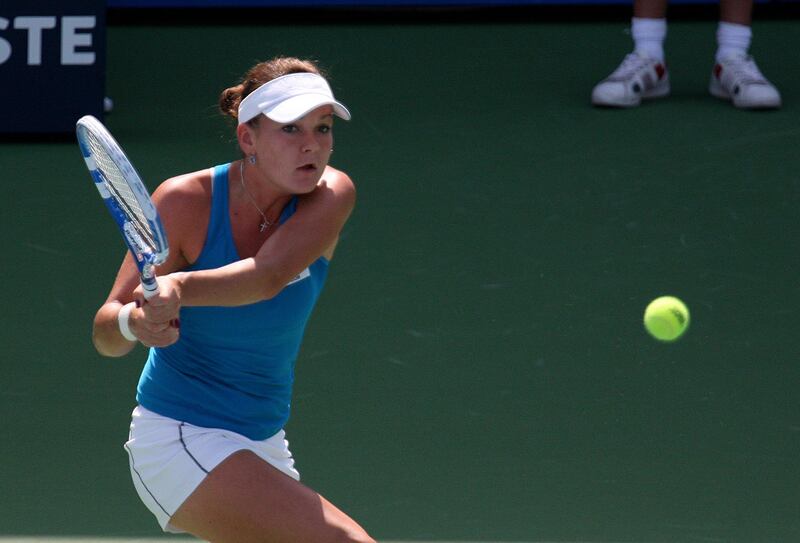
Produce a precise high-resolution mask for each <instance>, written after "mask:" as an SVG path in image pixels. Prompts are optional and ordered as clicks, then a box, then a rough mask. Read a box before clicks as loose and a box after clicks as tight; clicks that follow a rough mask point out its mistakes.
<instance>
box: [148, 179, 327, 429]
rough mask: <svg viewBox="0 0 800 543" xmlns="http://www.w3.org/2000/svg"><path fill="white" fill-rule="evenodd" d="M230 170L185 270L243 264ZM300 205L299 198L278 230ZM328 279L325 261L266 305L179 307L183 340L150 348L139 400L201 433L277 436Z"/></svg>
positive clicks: (218, 185) (219, 183)
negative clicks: (235, 228) (233, 216)
mask: <svg viewBox="0 0 800 543" xmlns="http://www.w3.org/2000/svg"><path fill="white" fill-rule="evenodd" d="M229 167H230V164H225V165H222V166H216V167H215V168H214V170H213V181H212V183H213V192H212V203H211V217H210V219H209V224H208V233H207V235H206V241H205V245H204V246H203V249H202V251H201V253H200V256H199V257H198V259H197V261H196V262H195V263H194V264H192V265H191V266H189V267H188V268H186V271H192V270H204V269H211V268H218V267H220V266H224V265H225V264H229V263H231V262H235V261H237V260H240V257H239V255H238V253H237V251H236V246H235V245H234V241H233V235H232V233H231V224H230V212H229V210H228V169H229ZM296 206H297V198H296V197H295V198H292V200H291V201H290V202H289V204H288V205H287V206H286V207H285V208H284V210H283V212H282V214H281V217H280V223H283V222H284V221H286V220H287V219H288V218H289V217H290V216H291V215H292V214H293V213H294V212H295V209H296ZM327 273H328V261H327V259H325V258H324V257H320V258H319V259H317V260H316V261H315V262H314V263H313V264H311V266H309V267H308V268H307V269H306V270H304V271H303V272H302V273H301V274H300V275H298V276H297V277H296V278H295V279H294V280H293V281H291V282H289V284H288V285H287V286H286V287H284V289H283V290H282V291H281V292H280V293H278V295H277V296H275V297H274V298H271V299H269V300H264V301H261V302H258V303H254V304H250V305H244V306H238V307H182V308H181V310H180V319H181V330H180V339H179V340H178V341H177V342H176V343H174V344H172V345H170V346H169V347H165V348H151V349H150V354H149V356H148V358H147V363H146V364H145V367H144V370H143V371H142V375H141V377H140V379H139V386H138V388H137V394H136V400H137V401H138V402H139V404H140V405H142V406H144V407H145V408H147V409H149V410H151V411H154V412H156V413H159V414H160V415H164V416H167V417H170V418H173V419H176V420H180V421H185V422H188V423H190V424H194V425H196V426H202V427H206V428H222V429H226V430H232V431H234V432H237V433H240V434H242V435H245V436H247V437H249V438H250V439H254V440H262V439H266V438H268V437H270V436H272V435H274V434H275V433H277V432H278V431H279V430H281V429H282V428H283V426H284V425H285V424H286V421H287V420H288V418H289V406H290V402H291V394H292V384H293V381H294V365H295V360H296V359H297V354H298V351H299V350H300V342H301V340H302V338H303V331H304V329H305V326H306V322H307V321H308V318H309V316H310V315H311V310H312V309H313V307H314V304H315V303H316V301H317V298H318V297H319V294H320V292H321V291H322V286H323V284H324V283H325V278H326V276H327Z"/></svg>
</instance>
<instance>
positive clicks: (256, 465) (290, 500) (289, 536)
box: [170, 451, 374, 543]
mask: <svg viewBox="0 0 800 543" xmlns="http://www.w3.org/2000/svg"><path fill="white" fill-rule="evenodd" d="M170 523H171V524H172V525H173V526H175V527H177V528H180V529H182V530H186V531H187V532H189V533H191V534H193V535H195V536H197V537H200V538H202V539H205V540H208V541H212V542H214V543H229V542H230V543H234V542H236V543H238V542H248V543H250V542H252V543H255V542H261V541H263V542H267V541H269V542H275V543H278V542H284V541H285V542H292V543H303V542H309V543H325V542H339V541H342V542H373V541H374V540H373V539H372V538H370V537H369V536H368V535H367V533H366V532H365V531H364V529H363V528H361V526H359V525H358V524H357V523H356V522H355V521H354V520H352V519H351V518H350V517H348V516H347V515H346V514H344V513H343V512H342V511H340V510H339V509H337V508H336V507H335V506H334V505H333V504H331V503H330V502H328V501H327V500H326V499H325V498H323V497H322V496H320V495H319V494H317V493H316V492H314V491H313V490H311V489H310V488H308V487H306V486H305V485H302V484H300V483H299V482H297V481H295V480H294V479H292V478H291V477H288V476H286V475H284V474H283V473H281V472H280V471H278V470H277V469H275V468H274V467H272V466H270V465H269V464H268V463H267V462H265V461H263V460H262V459H260V458H259V457H258V456H256V455H255V454H253V453H252V452H250V451H239V452H237V453H234V454H232V455H231V456H229V457H228V458H227V459H225V461H223V462H222V463H221V464H220V465H219V466H217V467H216V468H214V469H213V470H212V471H211V473H209V474H208V476H207V477H206V478H205V480H204V481H203V482H202V483H201V484H200V486H198V487H197V489H196V490H195V491H194V492H193V493H192V494H191V495H190V496H189V498H188V499H187V500H186V501H185V502H184V503H183V504H182V505H181V507H180V508H179V509H178V511H177V512H176V513H175V514H174V515H173V516H172V518H171V519H170Z"/></svg>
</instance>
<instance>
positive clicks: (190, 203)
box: [153, 169, 211, 212]
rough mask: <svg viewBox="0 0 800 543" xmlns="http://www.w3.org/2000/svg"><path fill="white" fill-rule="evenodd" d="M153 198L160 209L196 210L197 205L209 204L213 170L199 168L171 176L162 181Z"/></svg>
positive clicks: (174, 210)
mask: <svg viewBox="0 0 800 543" xmlns="http://www.w3.org/2000/svg"><path fill="white" fill-rule="evenodd" d="M153 200H154V201H155V203H156V205H158V207H159V209H161V208H162V207H166V208H168V210H169V211H173V212H177V211H181V210H184V211H186V210H188V211H196V210H197V209H196V208H197V207H198V206H199V207H203V206H206V207H207V206H208V205H209V204H210V201H211V170H209V169H206V170H199V171H196V172H192V173H187V174H183V175H178V176H176V177H171V178H169V179H167V180H166V181H164V182H163V183H161V185H159V186H158V188H157V189H156V190H155V192H154V193H153Z"/></svg>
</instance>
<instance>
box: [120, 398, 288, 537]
mask: <svg viewBox="0 0 800 543" xmlns="http://www.w3.org/2000/svg"><path fill="white" fill-rule="evenodd" d="M285 436H286V434H285V432H284V431H283V430H281V431H280V432H278V433H277V434H275V435H274V436H272V437H270V438H267V439H265V440H263V441H253V440H252V439H248V438H246V437H245V436H243V435H241V434H237V433H236V432H231V431H229V430H220V429H216V428H202V427H199V426H194V425H191V424H188V423H186V422H181V421H179V420H175V419H171V418H169V417H163V416H161V415H158V414H156V413H153V412H152V411H149V410H147V409H145V408H144V407H142V406H137V407H136V408H135V409H134V410H133V417H132V419H131V431H130V436H129V438H128V441H127V442H126V443H125V450H126V451H128V459H129V461H130V467H131V477H133V484H134V486H135V487H136V491H137V492H138V493H139V497H140V498H141V499H142V502H144V504H145V505H146V506H147V508H148V509H150V511H151V512H152V513H153V514H154V515H155V516H156V518H157V519H158V523H159V524H160V525H161V529H162V530H164V531H165V532H175V533H179V532H182V530H180V529H178V528H175V527H174V526H172V525H171V524H170V522H169V519H170V517H172V515H173V514H175V512H176V511H177V510H178V508H179V507H180V506H181V504H182V503H183V502H184V501H186V498H188V497H189V495H190V494H191V493H192V492H194V490H195V489H196V488H197V486H198V485H199V484H200V483H201V482H203V479H205V478H206V476H207V475H208V474H209V472H211V470H213V469H214V468H215V467H217V466H218V465H219V464H220V463H221V462H222V461H223V460H225V459H226V458H227V457H229V456H230V455H231V454H233V453H235V452H237V451H241V450H247V451H252V452H253V453H255V454H257V455H258V456H259V457H261V458H262V459H264V460H265V461H266V462H268V463H269V464H271V465H272V466H274V467H275V468H277V469H279V470H280V471H282V472H283V473H285V474H286V475H288V476H289V477H292V478H293V479H295V480H298V481H299V480H300V474H299V473H298V472H297V470H296V469H295V468H294V459H293V458H292V453H291V452H289V442H288V441H286V439H285Z"/></svg>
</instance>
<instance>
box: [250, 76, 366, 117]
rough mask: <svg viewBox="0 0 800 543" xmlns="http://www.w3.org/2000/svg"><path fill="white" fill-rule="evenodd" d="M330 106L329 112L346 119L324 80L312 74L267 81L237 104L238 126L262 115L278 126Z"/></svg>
mask: <svg viewBox="0 0 800 543" xmlns="http://www.w3.org/2000/svg"><path fill="white" fill-rule="evenodd" d="M325 105H331V106H333V112H334V113H335V114H336V115H338V116H339V117H341V118H342V119H344V120H345V121H349V120H350V112H349V111H348V110H347V108H346V107H345V106H344V104H342V103H341V102H337V101H336V99H335V98H334V97H333V92H332V91H331V88H330V86H329V85H328V82H327V81H325V78H324V77H322V76H320V75H317V74H312V73H307V72H303V73H298V74H289V75H284V76H281V77H276V78H275V79H273V80H272V81H267V82H266V83H264V84H263V85H261V86H260V87H258V88H257V89H256V90H254V91H253V92H251V93H250V94H248V95H247V96H246V97H245V99H244V100H242V102H241V103H240V104H239V124H242V123H246V122H248V121H250V120H252V119H255V118H256V117H258V116H259V115H260V114H262V113H263V114H264V115H266V116H267V117H269V118H270V119H272V120H273V121H275V122H278V123H291V122H294V121H296V120H297V119H299V118H301V117H303V116H304V115H306V114H307V113H308V112H310V111H311V110H314V109H316V108H318V107H320V106H325Z"/></svg>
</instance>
